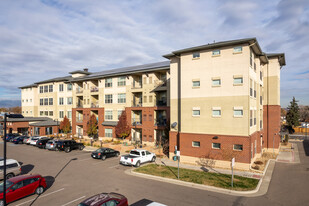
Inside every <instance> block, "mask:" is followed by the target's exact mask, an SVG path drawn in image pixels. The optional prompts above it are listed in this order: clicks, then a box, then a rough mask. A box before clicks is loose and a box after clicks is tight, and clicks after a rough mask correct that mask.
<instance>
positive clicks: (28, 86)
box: [18, 84, 38, 89]
mask: <svg viewBox="0 0 309 206" xmlns="http://www.w3.org/2000/svg"><path fill="white" fill-rule="evenodd" d="M37 86H38V85H37V84H29V85H26V86H21V87H18V88H19V89H24V88H30V87H37Z"/></svg>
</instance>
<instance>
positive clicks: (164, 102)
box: [156, 99, 167, 107]
mask: <svg viewBox="0 0 309 206" xmlns="http://www.w3.org/2000/svg"><path fill="white" fill-rule="evenodd" d="M166 105H167V102H166V99H160V100H157V102H156V106H157V107H162V106H163V107H164V106H166Z"/></svg>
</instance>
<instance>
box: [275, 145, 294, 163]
mask: <svg viewBox="0 0 309 206" xmlns="http://www.w3.org/2000/svg"><path fill="white" fill-rule="evenodd" d="M290 142H291V143H292V148H291V149H289V150H282V151H280V152H279V155H278V157H277V159H276V161H277V162H284V163H300V159H299V153H298V147H297V144H295V143H293V142H294V141H290Z"/></svg>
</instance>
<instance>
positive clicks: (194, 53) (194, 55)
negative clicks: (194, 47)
mask: <svg viewBox="0 0 309 206" xmlns="http://www.w3.org/2000/svg"><path fill="white" fill-rule="evenodd" d="M192 57H193V59H197V58H200V52H193V54H192Z"/></svg>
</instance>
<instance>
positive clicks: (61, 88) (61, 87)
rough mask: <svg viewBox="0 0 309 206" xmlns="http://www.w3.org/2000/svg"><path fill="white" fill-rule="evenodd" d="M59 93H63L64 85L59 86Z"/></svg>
mask: <svg viewBox="0 0 309 206" xmlns="http://www.w3.org/2000/svg"><path fill="white" fill-rule="evenodd" d="M59 92H63V84H59Z"/></svg>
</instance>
